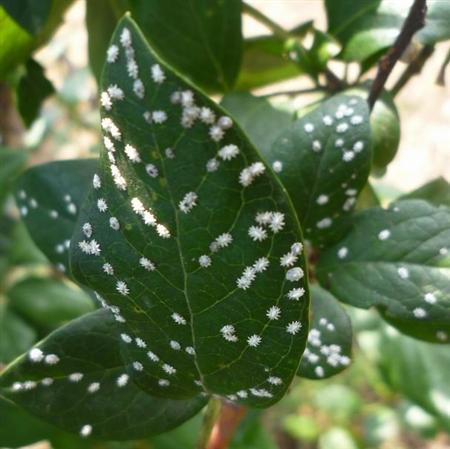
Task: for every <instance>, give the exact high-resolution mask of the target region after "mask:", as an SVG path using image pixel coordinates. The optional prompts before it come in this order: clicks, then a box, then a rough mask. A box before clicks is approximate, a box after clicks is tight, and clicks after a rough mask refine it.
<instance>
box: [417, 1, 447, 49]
mask: <svg viewBox="0 0 450 449" xmlns="http://www.w3.org/2000/svg"><path fill="white" fill-rule="evenodd" d="M427 5H428V12H427V16H426V22H425V27H424V28H423V29H422V30H420V31H419V32H418V33H417V35H416V39H417V40H418V41H420V42H421V43H422V44H424V45H433V44H435V43H436V42H440V41H446V40H447V39H450V4H449V3H448V2H443V1H441V0H428V1H427Z"/></svg>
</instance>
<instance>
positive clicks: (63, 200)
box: [16, 159, 98, 272]
mask: <svg viewBox="0 0 450 449" xmlns="http://www.w3.org/2000/svg"><path fill="white" fill-rule="evenodd" d="M97 165H98V162H97V160H95V159H85V160H73V161H70V160H69V161H57V162H50V163H48V164H43V165H38V166H35V167H32V168H30V169H29V170H28V171H27V172H26V173H25V174H24V175H23V176H22V178H21V181H20V183H19V185H18V190H17V192H16V201H17V206H18V207H19V210H20V213H21V216H22V219H23V220H24V222H25V224H26V225H27V228H28V231H29V232H30V235H31V237H32V238H33V240H34V242H35V243H36V245H37V246H38V247H39V249H40V250H41V251H42V252H43V253H44V254H45V255H46V256H47V257H48V258H49V260H50V261H51V262H52V263H53V264H55V266H56V267H57V268H58V269H59V270H60V271H62V272H67V271H68V262H69V258H68V250H69V245H70V239H71V237H72V234H73V230H74V226H75V222H76V220H77V218H78V212H79V210H80V207H81V203H82V201H83V200H84V197H85V196H86V193H87V189H88V188H89V187H90V182H91V179H92V176H93V174H94V171H95V169H96V167H97Z"/></svg>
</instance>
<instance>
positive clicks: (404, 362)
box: [379, 327, 450, 431]
mask: <svg viewBox="0 0 450 449" xmlns="http://www.w3.org/2000/svg"><path fill="white" fill-rule="evenodd" d="M380 348H381V351H380V352H379V353H380V360H379V364H380V368H381V370H382V373H383V374H384V378H385V379H386V380H387V381H388V383H389V384H390V385H391V386H392V387H393V388H394V389H395V391H396V392H401V393H402V394H404V395H405V396H406V397H408V398H409V399H410V400H411V401H413V402H415V403H417V404H419V405H420V406H421V407H423V408H424V409H425V410H426V411H428V412H429V413H431V414H432V415H434V416H436V417H437V418H438V419H439V421H440V423H441V425H443V426H444V427H445V428H446V429H447V430H449V431H450V415H449V412H448V410H449V409H448V404H449V401H450V386H449V382H448V379H449V378H450V353H449V350H448V349H449V347H448V345H442V346H437V345H432V344H429V343H425V342H418V341H417V340H413V339H412V338H409V337H407V336H405V335H401V334H399V333H398V332H396V331H395V329H393V328H391V327H389V328H387V329H386V330H385V331H384V332H383V333H382V338H381V341H380Z"/></svg>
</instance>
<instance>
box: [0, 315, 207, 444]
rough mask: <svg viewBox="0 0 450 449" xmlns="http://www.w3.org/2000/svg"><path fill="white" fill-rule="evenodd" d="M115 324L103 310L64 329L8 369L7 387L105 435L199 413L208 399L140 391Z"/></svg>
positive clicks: (0, 380) (54, 418)
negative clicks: (174, 397) (122, 354)
mask: <svg viewBox="0 0 450 449" xmlns="http://www.w3.org/2000/svg"><path fill="white" fill-rule="evenodd" d="M113 323H114V319H113V317H112V315H111V313H110V312H109V311H106V310H99V311H97V312H93V313H91V314H88V315H85V316H83V317H81V318H79V319H77V320H75V321H72V322H71V323H69V324H68V325H66V326H64V327H62V328H59V329H58V330H56V331H55V332H53V333H52V334H50V335H49V336H48V337H47V338H46V339H45V340H44V341H43V342H42V343H40V344H39V345H38V346H36V347H34V348H33V349H31V350H30V351H29V352H28V353H27V354H25V355H23V356H22V357H20V358H19V359H17V360H16V361H15V362H14V363H13V364H12V365H10V366H9V367H8V368H6V370H5V371H3V372H2V374H1V376H0V393H1V394H2V395H3V396H5V397H6V398H8V399H10V400H12V401H14V402H15V403H16V404H18V405H20V406H21V407H23V408H25V409H26V410H27V411H29V412H30V413H32V414H33V415H36V416H38V417H40V418H42V419H44V420H45V421H47V422H50V423H52V424H54V425H56V426H58V427H60V428H62V429H65V430H67V431H70V432H74V433H78V434H80V435H81V436H85V437H87V436H90V435H92V436H93V437H95V438H103V439H114V440H129V439H136V438H142V437H145V436H148V435H152V434H155V433H161V432H164V431H167V430H170V429H172V428H174V427H176V426H178V425H179V424H181V423H182V422H183V421H185V420H187V419H188V418H190V417H191V416H193V415H194V414H195V413H197V412H198V411H199V410H200V409H201V408H202V407H203V405H204V404H205V402H206V399H204V398H200V397H197V398H193V399H191V400H189V401H172V400H167V399H159V398H155V397H151V396H149V395H148V394H146V393H144V392H143V391H141V390H139V388H138V387H137V386H136V385H135V384H134V383H133V382H132V381H131V380H130V379H129V374H127V372H128V371H129V370H130V367H129V366H125V365H124V364H123V362H122V360H121V357H120V353H119V346H118V344H117V339H116V338H115V334H114V331H113V328H114V324H113ZM68 404H70V406H68Z"/></svg>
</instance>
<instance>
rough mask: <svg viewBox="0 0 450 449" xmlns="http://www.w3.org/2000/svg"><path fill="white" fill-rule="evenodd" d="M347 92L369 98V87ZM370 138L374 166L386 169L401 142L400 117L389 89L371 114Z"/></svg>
mask: <svg viewBox="0 0 450 449" xmlns="http://www.w3.org/2000/svg"><path fill="white" fill-rule="evenodd" d="M346 93H347V94H349V95H359V96H361V97H362V98H366V99H367V97H368V95H369V87H365V86H362V87H356V88H353V89H350V90H348V91H346ZM370 138H371V143H372V153H373V160H372V165H373V168H374V169H375V170H381V169H384V168H385V167H387V166H388V165H389V164H390V163H391V161H392V160H393V159H394V157H395V155H396V154H397V150H398V147H399V144H400V117H399V114H398V111H397V107H396V106H395V103H394V100H393V98H392V96H391V95H390V94H389V92H387V91H383V92H382V93H381V95H380V96H379V98H378V100H377V101H376V103H375V106H374V108H373V110H372V113H371V114H370Z"/></svg>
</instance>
